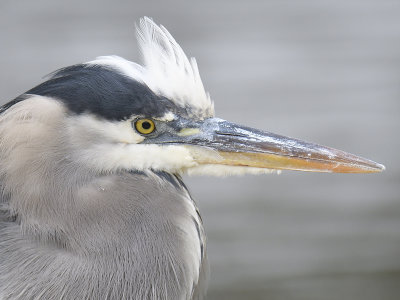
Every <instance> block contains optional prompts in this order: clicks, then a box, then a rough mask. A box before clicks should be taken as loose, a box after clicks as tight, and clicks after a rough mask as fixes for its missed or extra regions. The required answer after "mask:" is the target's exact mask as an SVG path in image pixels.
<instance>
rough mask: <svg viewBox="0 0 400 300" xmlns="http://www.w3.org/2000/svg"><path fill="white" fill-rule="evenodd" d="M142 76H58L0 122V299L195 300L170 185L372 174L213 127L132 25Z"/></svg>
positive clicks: (112, 59)
mask: <svg viewBox="0 0 400 300" xmlns="http://www.w3.org/2000/svg"><path fill="white" fill-rule="evenodd" d="M138 37H139V45H140V47H141V51H142V54H143V58H144V65H143V66H141V65H138V64H135V63H132V62H129V61H127V60H125V59H123V58H120V57H116V56H106V57H99V58H97V59H96V60H94V61H91V62H88V63H84V64H78V65H74V66H70V67H67V68H64V69H61V70H59V71H56V72H55V73H53V74H52V75H51V77H50V78H49V79H48V80H47V81H45V82H44V83H42V84H40V85H39V86H37V87H35V88H33V89H31V90H29V91H27V92H26V93H25V94H23V95H21V96H19V97H17V98H16V99H15V100H13V101H11V102H9V103H7V104H5V105H4V106H3V107H2V108H1V114H0V183H1V188H2V194H1V195H2V196H1V209H0V299H174V300H176V299H201V298H203V296H204V293H205V286H206V284H205V283H206V277H207V276H206V273H207V271H206V265H207V263H206V244H205V236H204V232H203V227H202V221H201V217H200V214H199V212H198V210H197V208H196V204H195V203H194V201H193V200H192V198H191V197H190V194H189V193H188V191H187V189H186V187H185V185H184V184H183V182H182V180H181V177H180V174H182V173H204V174H231V173H239V174H242V173H263V172H269V171H270V170H280V169H291V170H302V171H320V172H360V173H367V172H379V171H381V170H383V168H384V167H383V166H382V165H379V164H377V163H375V162H372V161H370V160H366V159H363V158H360V157H358V156H355V155H352V154H348V153H345V152H342V151H339V150H335V149H332V148H328V147H324V146H319V145H316V144H312V143H306V142H302V141H300V140H296V139H292V138H287V137H283V136H279V135H276V134H272V133H268V132H263V131H260V130H256V129H251V128H248V127H244V126H240V125H236V124H234V123H230V122H227V121H224V120H221V119H218V118H215V117H214V108H213V102H212V101H211V100H210V97H209V95H208V94H207V93H206V92H205V90H204V87H203V84H202V81H201V79H200V75H199V72H198V69H197V64H196V61H195V60H194V59H193V58H191V59H188V58H187V57H186V55H185V54H184V52H183V51H182V49H181V47H180V46H179V45H178V44H177V43H176V41H175V40H174V39H173V37H172V36H171V35H170V34H169V33H168V31H167V30H166V29H165V28H164V27H162V26H160V27H159V26H157V25H156V24H154V23H153V21H152V20H150V19H148V18H144V19H142V20H141V22H140V26H139V28H138Z"/></svg>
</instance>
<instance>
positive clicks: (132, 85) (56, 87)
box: [0, 64, 181, 120]
mask: <svg viewBox="0 0 400 300" xmlns="http://www.w3.org/2000/svg"><path fill="white" fill-rule="evenodd" d="M29 95H40V96H49V97H54V98H57V99H59V100H60V101H62V102H63V103H64V104H65V105H66V106H67V107H68V109H69V110H70V111H71V112H73V113H76V114H81V113H93V114H95V115H98V116H99V117H102V118H105V119H108V120H123V119H126V118H129V117H130V116H132V115H143V116H147V117H161V116H163V115H164V114H165V113H166V112H168V111H177V109H178V108H177V107H176V106H175V105H174V104H173V102H172V101H170V100H169V99H167V98H165V97H160V96H158V95H156V94H155V93H154V92H153V91H152V90H150V88H149V87H148V86H147V85H145V84H144V83H141V82H138V81H136V80H134V79H132V78H130V77H127V76H125V75H123V74H121V73H119V72H118V71H116V70H114V69H112V68H111V67H106V66H99V65H85V64H79V65H74V66H70V67H67V68H64V69H61V70H59V71H56V72H55V73H53V74H52V77H51V78H50V79H49V80H47V81H45V82H43V83H42V84H40V85H38V86H36V87H34V88H32V89H31V90H29V91H27V92H26V93H25V94H23V95H21V96H19V97H17V98H16V99H14V100H12V101H10V102H8V103H7V104H5V105H4V106H3V107H1V108H0V112H1V111H4V110H6V109H8V108H10V107H11V106H12V105H14V104H16V103H18V102H20V101H23V100H25V99H27V98H29ZM179 110H181V109H179Z"/></svg>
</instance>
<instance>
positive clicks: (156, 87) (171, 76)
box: [90, 17, 214, 118]
mask: <svg viewBox="0 0 400 300" xmlns="http://www.w3.org/2000/svg"><path fill="white" fill-rule="evenodd" d="M137 38H138V42H139V46H140V50H141V53H142V57H143V65H138V64H135V63H132V62H130V61H127V60H125V59H123V58H121V57H117V56H102V57H98V58H97V59H96V60H95V61H92V62H90V64H105V65H110V66H112V67H115V68H116V69H117V70H119V71H120V72H122V73H124V74H125V75H128V76H129V77H131V78H133V79H135V80H137V81H140V82H143V83H144V84H146V85H147V86H148V87H149V88H150V89H151V90H152V91H153V92H154V93H155V94H157V95H160V96H163V97H166V98H168V99H169V100H171V101H172V102H173V103H174V104H175V105H177V106H179V107H182V108H185V109H186V110H187V111H188V112H189V113H190V114H191V115H192V116H196V117H199V118H207V117H212V116H213V115H214V104H213V102H212V101H211V99H210V96H209V94H208V93H207V92H206V91H205V89H204V86H203V83H202V81H201V78H200V73H199V69H198V67H197V63H196V60H195V58H193V57H191V58H190V59H189V58H188V57H187V56H186V55H185V53H184V52H183V50H182V48H181V47H180V46H179V44H178V43H177V42H176V41H175V39H174V38H173V37H172V35H171V34H170V33H169V32H168V31H167V29H166V28H165V27H163V26H158V25H156V24H155V23H154V22H153V20H151V19H150V18H147V17H144V18H142V19H140V23H139V25H138V26H137Z"/></svg>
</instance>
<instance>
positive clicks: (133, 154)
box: [4, 18, 384, 174]
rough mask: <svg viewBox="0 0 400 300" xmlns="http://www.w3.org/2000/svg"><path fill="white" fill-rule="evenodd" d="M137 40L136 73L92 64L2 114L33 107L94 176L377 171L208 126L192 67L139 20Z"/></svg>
mask: <svg viewBox="0 0 400 300" xmlns="http://www.w3.org/2000/svg"><path fill="white" fill-rule="evenodd" d="M138 38H139V45H140V47H141V52H142V55H143V58H144V63H143V65H138V64H135V63H132V62H129V61H127V60H125V59H122V58H120V57H116V56H105V57H99V58H97V59H96V60H94V61H91V62H88V63H84V64H79V65H75V66H71V67H67V68H64V69H61V70H59V71H57V72H55V73H53V74H52V75H51V78H50V79H49V80H47V81H46V82H44V83H42V84H41V85H39V86H37V87H35V88H33V89H31V90H30V91H28V92H27V93H26V94H25V95H23V96H22V97H20V98H18V99H17V100H15V101H14V102H11V103H10V104H8V106H14V105H15V106H16V107H18V105H22V103H23V102H24V103H25V104H27V103H31V108H32V107H34V109H31V111H30V114H31V115H35V114H36V116H39V117H37V119H40V120H42V122H47V124H48V127H49V128H53V132H54V124H55V123H54V124H53V123H51V122H50V121H49V120H54V122H58V123H60V119H62V120H63V121H62V124H63V125H62V127H57V128H58V132H59V134H60V135H62V136H64V139H62V143H61V145H64V147H66V148H67V149H69V152H68V153H69V154H68V155H69V157H68V159H71V160H72V161H75V162H76V161H78V162H79V163H80V164H85V165H87V166H88V167H90V168H92V169H95V170H98V171H102V172H107V171H115V170H121V169H123V170H140V171H143V170H150V169H151V170H162V171H168V172H189V173H190V172H191V173H195V172H197V173H207V174H209V173H210V174H231V173H254V172H256V173H257V172H266V171H270V170H281V169H290V170H301V171H319V172H355V173H368V172H378V171H381V170H383V168H384V167H383V166H382V165H379V164H377V163H375V162H372V161H370V160H367V159H364V158H361V157H358V156H355V155H352V154H348V153H345V152H343V151H339V150H335V149H332V148H328V147H324V146H320V145H317V144H313V143H307V142H303V141H300V140H297V139H292V138H288V137H284V136H280V135H276V134H272V133H269V132H264V131H260V130H256V129H252V128H249V127H245V126H240V125H237V124H234V123H231V122H228V121H225V120H222V119H218V118H215V117H214V106H213V102H212V101H211V99H210V97H209V95H208V93H206V92H205V90H204V87H203V84H202V81H201V78H200V75H199V71H198V68H197V64H196V61H195V60H194V59H193V58H191V59H188V58H187V57H186V55H185V54H184V52H183V50H182V49H181V47H180V46H179V45H178V44H177V42H176V41H175V40H174V38H173V37H172V36H171V35H170V34H169V32H168V31H167V30H166V29H165V28H164V27H162V26H157V25H156V24H154V23H153V21H152V20H150V19H148V18H144V19H142V20H141V22H140V26H139V27H138ZM20 100H24V101H20ZM6 108H8V107H7V105H6V106H5V107H4V109H6ZM43 120H46V121H43ZM49 122H50V123H49ZM59 144H60V143H59Z"/></svg>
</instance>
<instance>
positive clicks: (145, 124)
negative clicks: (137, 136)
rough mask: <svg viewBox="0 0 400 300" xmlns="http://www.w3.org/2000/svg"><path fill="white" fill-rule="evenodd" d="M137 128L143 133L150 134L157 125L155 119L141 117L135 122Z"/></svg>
mask: <svg viewBox="0 0 400 300" xmlns="http://www.w3.org/2000/svg"><path fill="white" fill-rule="evenodd" d="M135 128H136V130H137V131H138V132H139V133H141V134H149V133H152V132H153V131H154V130H155V129H156V126H155V125H154V122H153V120H150V119H139V120H137V121H136V122H135Z"/></svg>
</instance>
